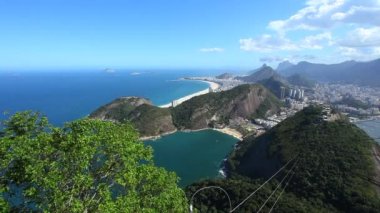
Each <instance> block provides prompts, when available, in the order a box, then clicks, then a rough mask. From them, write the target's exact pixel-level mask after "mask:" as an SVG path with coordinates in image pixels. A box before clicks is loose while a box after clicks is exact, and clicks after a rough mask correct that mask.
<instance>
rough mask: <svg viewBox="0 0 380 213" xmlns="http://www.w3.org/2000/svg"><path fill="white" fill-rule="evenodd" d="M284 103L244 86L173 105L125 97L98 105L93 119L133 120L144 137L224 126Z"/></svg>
mask: <svg viewBox="0 0 380 213" xmlns="http://www.w3.org/2000/svg"><path fill="white" fill-rule="evenodd" d="M280 105H281V103H280V101H279V100H278V99H277V98H276V97H275V95H273V94H272V93H271V92H270V91H269V90H268V89H266V88H265V87H264V86H262V85H259V84H256V85H248V84H246V85H241V86H237V87H235V88H233V89H231V90H228V91H222V92H215V93H208V94H205V95H200V96H196V97H194V98H192V99H190V100H188V101H185V102H183V103H182V104H180V105H178V106H176V107H174V108H173V107H171V108H159V107H156V106H153V105H152V103H151V102H150V101H148V100H146V99H144V98H138V97H124V98H119V99H116V100H114V101H112V102H111V103H109V104H106V105H105V106H102V107H100V108H98V109H97V110H96V111H94V112H93V113H91V114H90V116H89V117H90V118H97V119H103V120H113V121H117V122H126V121H130V122H132V123H133V124H134V126H135V127H136V128H137V129H138V130H139V132H140V134H141V136H143V137H147V136H159V135H161V134H165V133H170V132H173V131H175V130H177V129H178V130H199V129H204V128H223V127H225V126H226V125H228V124H229V121H230V120H231V119H235V118H245V119H251V118H255V117H263V116H265V115H266V114H272V113H276V112H277V111H278V110H279V107H280Z"/></svg>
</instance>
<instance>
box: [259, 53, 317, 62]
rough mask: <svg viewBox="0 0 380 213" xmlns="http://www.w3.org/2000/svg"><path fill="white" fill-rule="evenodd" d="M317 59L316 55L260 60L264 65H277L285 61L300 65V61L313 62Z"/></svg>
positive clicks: (273, 57)
mask: <svg viewBox="0 0 380 213" xmlns="http://www.w3.org/2000/svg"><path fill="white" fill-rule="evenodd" d="M316 59H317V57H316V56H314V55H307V54H306V55H297V54H296V55H289V56H285V57H282V56H266V57H262V58H260V59H259V61H260V62H262V63H276V62H283V61H290V62H291V63H298V62H300V61H304V60H307V61H313V60H316Z"/></svg>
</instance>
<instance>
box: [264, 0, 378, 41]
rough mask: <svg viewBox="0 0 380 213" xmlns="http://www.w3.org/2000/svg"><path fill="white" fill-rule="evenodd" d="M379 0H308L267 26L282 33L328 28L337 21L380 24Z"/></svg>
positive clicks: (337, 22)
mask: <svg viewBox="0 0 380 213" xmlns="http://www.w3.org/2000/svg"><path fill="white" fill-rule="evenodd" d="M379 12H380V1H379V0H360V1H358V0H309V1H307V2H306V6H305V7H304V8H303V9H301V10H299V11H297V13H295V14H294V15H292V16H290V17H289V18H288V19H284V20H275V21H272V22H270V23H269V25H268V28H269V29H272V30H275V31H277V32H278V33H281V34H284V33H285V32H287V31H290V30H300V29H303V30H317V29H330V28H331V27H333V26H335V25H337V24H339V23H353V24H370V25H375V26H376V25H380V16H379Z"/></svg>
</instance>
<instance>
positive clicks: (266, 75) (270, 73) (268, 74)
mask: <svg viewBox="0 0 380 213" xmlns="http://www.w3.org/2000/svg"><path fill="white" fill-rule="evenodd" d="M250 73H251V74H250V75H248V76H242V77H236V79H239V80H242V81H245V82H249V83H256V82H260V81H263V80H267V79H270V78H272V79H274V80H277V81H280V82H283V83H286V82H287V81H286V79H285V78H284V77H282V76H281V75H280V74H278V73H277V72H276V71H275V70H274V69H273V68H272V67H270V66H267V65H266V64H264V65H263V66H262V67H261V68H258V69H256V70H253V71H252V72H250Z"/></svg>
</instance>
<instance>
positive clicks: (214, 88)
mask: <svg viewBox="0 0 380 213" xmlns="http://www.w3.org/2000/svg"><path fill="white" fill-rule="evenodd" d="M180 80H182V81H201V82H204V83H207V84H208V85H209V87H208V88H207V89H204V90H201V91H198V92H195V93H192V94H189V95H186V96H184V97H181V98H178V99H176V100H173V101H174V102H175V103H176V105H179V104H181V103H183V102H185V101H187V100H190V99H191V98H193V97H196V96H199V95H204V94H207V93H209V92H210V89H209V88H211V89H212V90H213V91H215V90H217V89H219V88H220V87H221V85H220V84H217V83H215V82H212V81H205V80H190V79H180ZM171 106H172V103H167V104H163V105H160V106H158V107H160V108H169V107H171Z"/></svg>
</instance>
